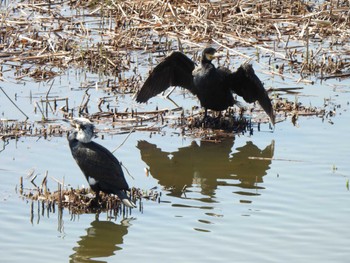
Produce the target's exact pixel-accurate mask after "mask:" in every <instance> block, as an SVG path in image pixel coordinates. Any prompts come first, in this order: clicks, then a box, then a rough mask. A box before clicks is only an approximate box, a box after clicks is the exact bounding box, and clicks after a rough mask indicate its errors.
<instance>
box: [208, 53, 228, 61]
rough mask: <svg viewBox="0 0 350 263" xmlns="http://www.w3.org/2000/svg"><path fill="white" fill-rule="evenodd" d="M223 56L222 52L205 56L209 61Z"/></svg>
mask: <svg viewBox="0 0 350 263" xmlns="http://www.w3.org/2000/svg"><path fill="white" fill-rule="evenodd" d="M223 56H225V54H224V52H222V51H216V52H215V53H214V54H206V57H207V59H208V60H210V61H212V60H214V59H216V58H221V57H223Z"/></svg>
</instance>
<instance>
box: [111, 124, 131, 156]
mask: <svg viewBox="0 0 350 263" xmlns="http://www.w3.org/2000/svg"><path fill="white" fill-rule="evenodd" d="M134 131H135V128H133V129H131V131H130V132H129V134H128V135H127V136H126V138H125V139H124V141H123V142H122V143H121V144H120V145H119V146H118V147H117V148H115V149H114V150H113V151H112V153H114V152H115V151H117V150H118V149H119V148H120V147H122V146H123V144H124V143H125V142H126V140H127V139H128V138H129V136H130V135H131V133H133V132H134Z"/></svg>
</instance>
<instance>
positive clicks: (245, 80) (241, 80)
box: [231, 64, 275, 124]
mask: <svg viewBox="0 0 350 263" xmlns="http://www.w3.org/2000/svg"><path fill="white" fill-rule="evenodd" d="M231 89H232V90H233V91H234V93H236V94H237V95H239V96H241V97H243V99H244V100H245V101H246V102H249V103H252V102H255V101H258V102H259V104H260V106H261V107H262V108H263V109H264V111H265V112H266V113H267V115H268V116H269V117H270V119H271V122H272V123H273V124H274V123H275V114H274V111H273V108H272V104H271V100H270V98H269V96H268V94H267V92H266V90H265V88H264V86H263V84H262V83H261V81H260V79H259V78H258V76H257V75H255V72H254V69H253V67H252V65H251V64H243V65H241V66H240V67H239V68H238V69H237V71H236V72H234V73H232V74H231Z"/></svg>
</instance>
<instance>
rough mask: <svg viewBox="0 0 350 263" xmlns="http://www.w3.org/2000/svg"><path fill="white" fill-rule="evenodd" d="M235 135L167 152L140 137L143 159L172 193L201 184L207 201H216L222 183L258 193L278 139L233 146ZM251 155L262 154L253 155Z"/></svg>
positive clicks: (160, 182) (240, 192) (240, 190)
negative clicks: (260, 144)
mask: <svg viewBox="0 0 350 263" xmlns="http://www.w3.org/2000/svg"><path fill="white" fill-rule="evenodd" d="M233 144H234V138H229V139H225V140H223V141H222V142H220V143H213V142H205V141H201V142H200V144H198V143H197V142H196V141H193V142H192V143H191V145H189V146H187V147H183V148H179V149H178V151H176V152H171V153H170V152H164V151H162V150H161V149H159V148H157V146H156V145H155V144H151V143H149V142H147V141H139V142H138V144H137V148H138V149H139V150H140V153H141V158H142V160H143V161H144V162H145V163H146V164H147V165H148V166H149V171H150V174H151V175H152V176H153V177H154V178H155V179H157V180H158V181H159V184H160V185H162V186H163V187H165V188H167V189H170V193H169V195H171V196H175V197H181V196H182V195H183V192H182V189H183V187H184V186H185V185H187V187H190V186H192V185H195V184H196V185H199V186H200V188H201V190H200V191H201V194H202V195H205V196H207V198H201V201H204V202H214V200H213V198H214V196H215V191H216V190H217V188H218V186H220V185H229V186H234V187H238V188H240V189H239V190H238V191H235V193H237V194H240V195H246V196H249V195H258V193H257V190H258V189H263V187H261V186H259V183H262V182H263V176H265V175H266V171H267V170H268V169H269V167H270V164H271V158H272V157H273V154H274V141H272V142H271V144H270V145H268V146H267V147H266V148H265V149H263V150H260V149H259V148H258V147H257V146H256V145H254V144H253V143H252V142H247V143H246V144H245V145H244V146H242V147H238V148H236V149H235V150H233V149H232V147H233ZM249 157H258V159H259V160H257V159H252V158H249Z"/></svg>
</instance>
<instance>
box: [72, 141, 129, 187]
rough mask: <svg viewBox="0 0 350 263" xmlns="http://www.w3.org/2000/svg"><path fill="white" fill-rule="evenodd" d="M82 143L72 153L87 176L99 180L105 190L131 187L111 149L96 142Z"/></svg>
mask: <svg viewBox="0 0 350 263" xmlns="http://www.w3.org/2000/svg"><path fill="white" fill-rule="evenodd" d="M80 145H81V147H76V148H75V150H74V151H72V153H73V157H74V159H75V160H76V162H77V163H78V165H79V167H80V169H81V170H82V172H83V173H84V175H85V177H87V178H90V177H92V178H94V179H95V180H96V181H99V183H100V186H101V188H103V189H101V190H102V191H105V192H111V193H115V191H116V190H121V189H125V190H127V189H129V186H128V184H127V182H126V180H125V178H124V173H123V170H122V168H121V166H120V163H119V161H118V159H117V158H116V157H115V156H114V155H113V154H112V153H111V152H110V151H109V150H107V149H106V148H105V147H103V146H102V145H100V144H97V143H95V142H90V143H80ZM107 190H108V191H107Z"/></svg>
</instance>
